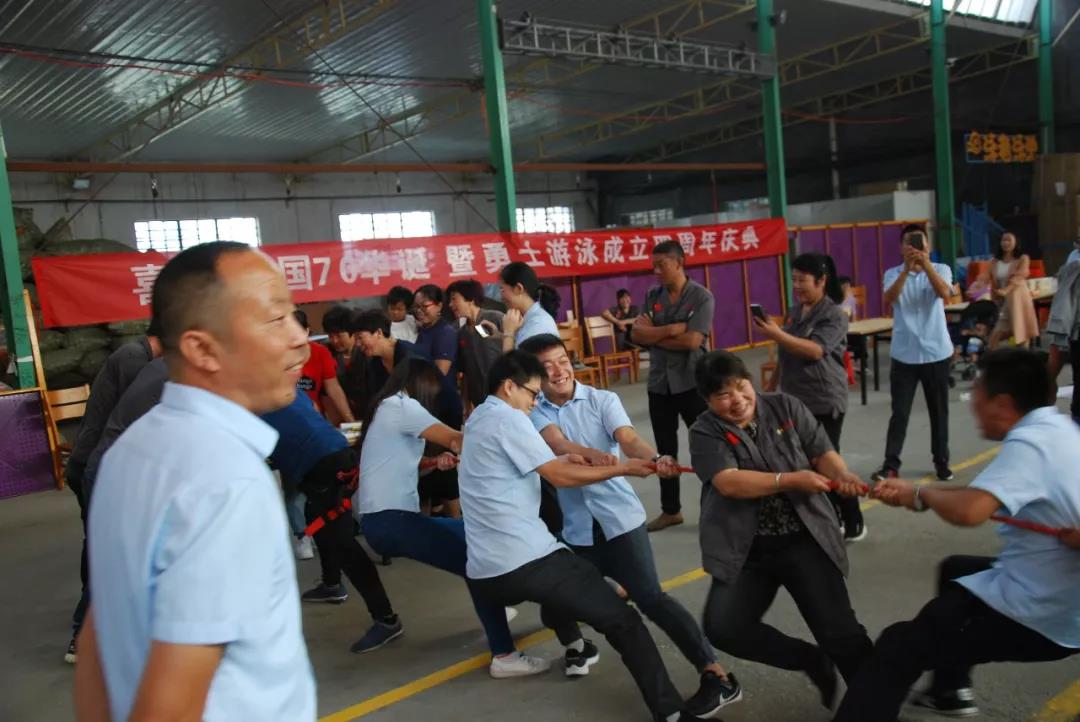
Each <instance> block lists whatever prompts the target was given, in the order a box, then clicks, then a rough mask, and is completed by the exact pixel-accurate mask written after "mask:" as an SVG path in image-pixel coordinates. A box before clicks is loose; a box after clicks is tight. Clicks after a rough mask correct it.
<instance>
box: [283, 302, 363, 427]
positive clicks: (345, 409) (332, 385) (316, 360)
mask: <svg viewBox="0 0 1080 722" xmlns="http://www.w3.org/2000/svg"><path fill="white" fill-rule="evenodd" d="M293 314H294V315H295V316H296V322H297V323H299V324H300V326H301V328H303V329H304V331H307V332H309V333H310V328H309V327H308V319H307V314H306V313H304V312H303V311H301V310H300V309H296V310H295V311H293ZM308 346H310V347H311V354H310V356H309V357H308V361H307V363H305V364H304V371H303V373H302V374H301V375H300V380H299V381H297V382H296V388H297V389H298V390H300V391H303V392H304V393H306V394H307V395H308V398H310V399H311V403H313V404H315V408H316V409H317V410H319V411H322V410H323V407H322V396H323V394H324V393H325V395H326V397H327V398H328V399H330V404H331V405H332V408H333V412H332V413H334V414H336V417H337V418H340V419H341V420H342V421H348V422H352V421H355V420H356V419H355V418H354V417H353V413H352V410H351V409H350V408H349V402H348V400H347V399H346V398H345V392H344V391H342V390H341V384H340V383H339V382H338V377H337V362H336V361H334V356H333V354H331V353H330V349H328V348H326V346H323V345H322V344H321V343H316V342H315V341H308Z"/></svg>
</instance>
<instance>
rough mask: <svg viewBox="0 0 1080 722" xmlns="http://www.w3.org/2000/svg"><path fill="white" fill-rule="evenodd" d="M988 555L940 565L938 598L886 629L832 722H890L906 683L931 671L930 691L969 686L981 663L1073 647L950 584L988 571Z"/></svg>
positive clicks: (1044, 655)
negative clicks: (1058, 641)
mask: <svg viewBox="0 0 1080 722" xmlns="http://www.w3.org/2000/svg"><path fill="white" fill-rule="evenodd" d="M993 561H994V560H993V559H992V558H990V557H967V556H954V557H949V558H948V559H946V560H945V561H944V562H942V564H941V569H940V573H939V575H938V596H937V597H935V598H934V599H932V600H930V602H929V603H928V604H927V605H926V606H925V607H923V608H922V611H920V612H919V614H918V616H916V617H915V618H914V619H912V620H911V621H910V622H900V623H898V624H894V625H892V626H891V627H889V628H887V629H886V630H885V631H884V632H882V633H881V637H880V638H879V639H878V641H877V647H876V648H875V650H874V654H873V655H872V656H871V657H870V659H868V660H867V661H866V663H865V664H864V665H863V668H862V670H861V671H860V673H859V675H858V677H857V678H856V679H855V683H854V684H853V685H851V686H850V688H849V689H848V692H847V695H845V697H844V701H843V703H842V704H841V705H840V709H839V711H838V712H837V714H836V717H835V721H836V722H848V721H850V722H855V721H856V720H857V721H858V722H892V721H893V720H895V719H896V718H897V715H899V714H900V708H901V706H902V705H903V703H904V699H905V698H906V697H907V695H908V691H909V690H910V688H911V685H913V684H915V682H916V680H918V679H919V676H920V675H922V673H923V672H924V671H926V670H934V681H933V683H932V687H931V689H932V690H933V691H935V692H944V691H951V690H955V689H961V688H964V687H970V686H971V667H972V666H973V665H976V664H985V663H987V662H1044V661H1051V660H1055V659H1064V658H1065V657H1068V656H1070V655H1073V654H1076V653H1077V652H1080V649H1069V648H1067V647H1062V646H1059V645H1057V644H1055V643H1054V642H1052V641H1050V640H1049V639H1047V638H1046V637H1044V636H1042V635H1041V634H1039V633H1038V632H1036V631H1035V630H1033V629H1031V628H1029V627H1025V626H1024V625H1022V624H1020V623H1019V622H1016V621H1014V620H1012V619H1010V618H1009V617H1006V616H1005V615H1003V614H1001V613H1000V612H997V611H995V610H993V609H991V608H990V607H988V606H987V605H986V604H984V603H983V602H982V601H981V600H980V599H979V598H978V597H976V596H975V595H974V594H972V593H971V592H969V591H968V590H967V589H966V588H965V587H962V586H960V585H959V584H957V583H956V582H954V581H953V580H954V579H957V578H959V577H964V576H967V575H969V574H975V573H977V572H980V571H983V570H985V569H988V568H989V567H990V565H991V563H993Z"/></svg>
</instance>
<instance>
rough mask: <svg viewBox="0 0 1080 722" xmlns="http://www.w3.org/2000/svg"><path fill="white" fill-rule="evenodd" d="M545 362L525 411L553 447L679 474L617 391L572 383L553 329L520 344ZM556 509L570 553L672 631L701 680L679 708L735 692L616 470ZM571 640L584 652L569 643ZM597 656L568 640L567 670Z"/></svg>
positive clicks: (723, 700)
mask: <svg viewBox="0 0 1080 722" xmlns="http://www.w3.org/2000/svg"><path fill="white" fill-rule="evenodd" d="M521 350H522V351H525V352H526V353H531V354H533V355H535V356H536V358H537V359H538V360H539V361H540V363H542V364H543V365H544V371H545V372H547V378H546V379H545V380H544V381H543V383H542V388H543V390H544V392H543V394H541V396H540V397H539V398H538V399H537V403H536V408H535V409H533V411H532V414H531V415H530V418H531V420H532V423H533V427H534V428H535V429H536V430H537V431H539V432H540V435H541V436H542V437H543V439H544V441H546V442H547V444H548V446H549V447H551V450H552V451H553V452H555V453H556V454H579V455H581V456H582V457H584V458H585V460H586V461H588V462H590V463H591V464H593V465H594V466H611V465H613V464H617V463H618V462H619V451H620V449H621V450H622V451H623V452H625V453H626V455H627V456H628V457H631V458H635V459H644V460H647V461H649V462H650V463H655V464H656V467H657V473H658V474H660V475H661V476H663V475H669V476H673V475H675V474H678V472H679V466H678V463H677V462H676V461H675V459H673V458H672V457H670V456H661V455H660V454H657V453H656V449H654V448H653V447H652V446H650V445H649V444H647V443H645V441H644V440H642V438H641V437H640V436H638V434H637V432H636V431H634V427H633V425H632V424H631V423H630V417H629V416H627V414H626V410H625V409H624V408H623V405H622V402H620V401H619V397H618V396H617V395H616V394H614V393H612V392H610V391H604V390H600V389H595V388H593V387H592V386H586V385H585V384H582V383H577V382H576V381H575V380H574V365H573V363H571V361H570V355H569V354H568V353H567V352H566V346H565V345H564V344H563V342H562V340H561V339H559V337H558V336H552V335H550V334H545V335H542V336H534V337H533V338H530V339H529V340H528V341H526V342H525V343H524V344H522V346H521ZM558 494H559V504H560V505H561V506H562V511H563V521H564V526H563V533H562V536H563V539H564V540H565V541H566V542H567V543H568V544H570V545H571V548H572V549H573V551H574V553H575V554H577V555H579V556H581V557H583V558H585V559H588V560H589V561H590V562H592V563H593V564H594V565H595V566H596V568H597V569H599V570H600V573H601V574H603V575H604V576H606V577H608V578H610V579H613V580H615V581H616V582H618V583H619V584H621V585H622V586H623V587H624V588H625V589H626V591H627V593H628V596H629V597H630V600H631V601H633V602H634V604H636V605H637V606H638V609H640V610H641V611H642V612H643V613H644V614H645V616H646V617H648V618H649V619H651V620H652V621H653V622H654V623H655V624H656V625H657V626H659V627H660V628H661V629H663V630H664V632H665V633H666V634H667V635H668V637H670V638H671V640H672V641H673V642H675V645H676V646H677V647H678V648H679V651H680V652H682V654H683V656H684V657H686V659H687V660H689V662H690V663H691V664H693V665H694V668H695V669H696V670H697V671H698V674H700V675H701V687H700V689H699V690H698V692H697V693H696V694H694V695H693V696H692V697H691V698H690V699H688V700H687V701H686V706H685V710H686V711H687V712H688V713H690V714H692V715H694V716H695V717H702V718H708V717H712V716H713V715H714V714H716V713H717V712H719V711H720V708H721V707H724V706H726V705H728V704H730V703H731V702H734V701H736V700H738V699H739V698H740V697H741V695H742V690H741V689H740V688H739V684H738V682H737V681H736V680H735V678H734V675H731V676H729V675H728V674H727V673H726V672H725V671H724V668H723V667H721V666H720V664H719V663H717V661H716V654H715V653H714V652H713V648H712V646H711V645H710V644H709V643H708V642H707V641H706V640H705V635H704V634H702V632H701V627H699V626H698V624H697V622H696V621H694V617H693V616H692V615H691V614H690V613H689V612H688V611H686V608H685V607H683V606H682V605H681V604H679V603H678V602H677V601H675V600H674V599H673V598H672V597H670V596H668V595H667V594H666V593H664V591H663V589H661V588H660V579H659V577H658V575H657V573H656V562H655V560H654V559H653V553H652V546H651V545H650V544H649V532H648V530H647V529H646V528H645V507H643V506H642V505H641V500H640V499H638V496H637V494H636V493H635V492H634V488H633V487H632V486H630V483H629V482H628V481H627V480H626V479H624V478H623V477H621V476H617V477H614V478H611V479H608V480H607V481H603V482H600V483H599V484H590V485H589V486H581V487H576V488H573V487H563V488H561V489H559V490H558ZM578 640H581V641H582V645H581V646H584V648H585V652H584V654H582V653H578V652H577V650H576V649H575V646H577V645H576V643H577V642H578ZM596 656H598V654H597V653H596V648H595V646H593V644H592V643H591V642H587V641H585V640H583V638H582V637H581V634H580V632H579V634H578V637H577V639H575V640H574V642H573V643H572V644H571V645H567V651H566V674H567V676H570V677H574V676H584V675H586V674H588V673H589V664H588V660H589V659H591V658H593V657H596Z"/></svg>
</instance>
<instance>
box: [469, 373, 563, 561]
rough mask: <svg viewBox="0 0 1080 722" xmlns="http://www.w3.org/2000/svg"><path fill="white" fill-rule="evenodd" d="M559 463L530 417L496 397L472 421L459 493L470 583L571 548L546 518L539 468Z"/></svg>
mask: <svg viewBox="0 0 1080 722" xmlns="http://www.w3.org/2000/svg"><path fill="white" fill-rule="evenodd" d="M554 458H555V454H553V453H552V451H551V449H550V448H548V445H547V443H546V442H545V441H544V439H543V438H541V436H540V434H539V433H538V432H537V431H536V429H534V428H533V425H532V423H531V422H530V421H529V417H528V416H526V415H525V414H524V413H522V412H520V411H518V410H517V409H515V408H513V407H511V406H510V405H509V404H507V403H506V402H505V401H503V400H502V399H500V398H499V397H497V396H495V395H494V394H491V395H489V396H488V397H487V399H485V400H484V403H482V404H480V405H479V406H478V407H476V410H475V411H473V412H472V414H471V415H470V416H469V420H468V421H467V422H465V439H464V441H463V442H462V445H461V463H460V464H459V465H458V490H459V491H460V493H461V514H462V517H463V518H464V519H465V540H466V545H467V546H468V550H469V558H468V563H467V564H466V566H465V574H466V576H468V577H469V578H470V579H488V578H490V577H497V576H501V575H503V574H509V573H510V572H512V571H514V570H515V569H518V568H519V567H522V566H524V565H526V564H528V563H529V562H531V561H535V560H537V559H540V558H542V557H546V556H547V555H548V554H551V553H552V552H555V551H558V550H559V549H564V548H565V547H563V545H562V544H560V543H559V542H558V541H556V540H555V537H553V536H552V535H551V532H549V531H548V528H547V526H545V525H544V522H543V521H542V520H541V519H540V474H538V473H537V472H536V469H537V467H539V466H543V465H544V464H546V463H547V462H549V461H551V460H552V459H554Z"/></svg>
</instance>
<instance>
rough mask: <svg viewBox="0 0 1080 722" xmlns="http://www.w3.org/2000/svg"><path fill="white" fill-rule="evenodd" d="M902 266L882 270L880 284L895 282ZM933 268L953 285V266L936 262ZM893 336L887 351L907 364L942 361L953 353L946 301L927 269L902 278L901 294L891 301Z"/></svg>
mask: <svg viewBox="0 0 1080 722" xmlns="http://www.w3.org/2000/svg"><path fill="white" fill-rule="evenodd" d="M901 270H903V266H895V267H893V268H890V269H889V270H887V271H885V277H884V278H883V279H882V284H883V288H884V289H885V290H888V288H889V287H890V286H891V285H893V284H894V283H896V279H897V278H898V277H899V276H900V271H901ZM934 270H935V271H937V274H938V275H939V276H941V278H942V279H943V280H944V281H945V283H947V284H949V285H950V286H951V285H952V269H951V268H949V267H948V266H946V265H945V264H943V263H935V264H934ZM892 309H893V336H892V343H891V344H890V345H889V352H890V355H891V356H892V357H893V358H894V359H896V360H897V361H900V362H902V363H906V364H928V363H936V362H938V361H944V360H945V359H947V358H949V357H950V356H952V354H953V345H952V340H951V339H950V338H949V329H948V327H947V325H946V323H945V302H944V301H942V300H941V296H939V295H937V292H936V291H934V287H933V285H931V283H930V279H929V278H928V277H927V275H926V273H925V272H923V271H919V272H918V273H911V274H909V275H908V277H907V280H906V281H905V282H904V290H902V291H901V292H900V298H898V299H896V303H894V304H893V305H892Z"/></svg>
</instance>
